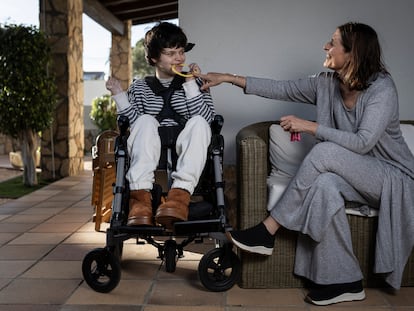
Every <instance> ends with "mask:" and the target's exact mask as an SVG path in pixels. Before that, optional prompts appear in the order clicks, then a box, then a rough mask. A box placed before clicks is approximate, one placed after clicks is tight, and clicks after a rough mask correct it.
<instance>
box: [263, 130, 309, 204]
mask: <svg viewBox="0 0 414 311" xmlns="http://www.w3.org/2000/svg"><path fill="white" fill-rule="evenodd" d="M290 136H291V135H290V133H289V132H286V131H285V130H283V129H282V127H281V126H280V125H279V124H273V125H271V126H270V127H269V161H270V166H271V167H270V175H269V176H268V177H267V190H268V201H267V209H268V210H270V209H271V208H272V207H273V206H275V204H276V203H277V201H279V198H280V196H281V195H282V194H283V192H284V191H285V189H286V187H287V185H288V184H289V182H290V180H291V178H292V177H293V176H294V175H295V174H296V171H297V170H298V168H299V165H300V163H301V162H302V161H303V158H304V157H305V156H306V154H307V153H308V152H309V150H310V149H311V148H312V146H313V145H314V144H315V138H314V137H313V136H312V135H309V134H306V133H302V134H301V140H300V141H291V140H290Z"/></svg>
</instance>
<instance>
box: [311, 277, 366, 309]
mask: <svg viewBox="0 0 414 311" xmlns="http://www.w3.org/2000/svg"><path fill="white" fill-rule="evenodd" d="M363 299H365V291H364V288H363V287H362V281H356V282H352V283H343V284H332V285H318V286H317V287H316V288H313V289H312V290H311V291H310V292H309V294H308V295H307V296H306V298H305V301H307V302H310V303H313V304H315V305H318V306H326V305H330V304H333V303H338V302H345V301H355V300H363Z"/></svg>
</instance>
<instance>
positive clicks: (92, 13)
mask: <svg viewBox="0 0 414 311" xmlns="http://www.w3.org/2000/svg"><path fill="white" fill-rule="evenodd" d="M83 11H84V13H85V14H86V15H88V16H89V17H90V18H92V19H93V20H94V21H95V22H97V23H98V24H99V25H101V26H102V27H104V28H106V29H107V30H109V31H110V32H111V33H113V34H116V35H119V36H123V35H124V31H125V26H124V23H123V22H122V21H121V20H119V19H118V18H116V17H115V15H113V14H112V13H111V12H110V11H108V10H107V9H106V8H105V7H104V6H103V5H102V4H101V3H100V2H99V1H98V0H84V1H83Z"/></svg>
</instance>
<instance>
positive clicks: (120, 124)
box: [117, 116, 129, 136]
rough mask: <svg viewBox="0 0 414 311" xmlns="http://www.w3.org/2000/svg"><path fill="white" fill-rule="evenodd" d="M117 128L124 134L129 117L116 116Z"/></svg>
mask: <svg viewBox="0 0 414 311" xmlns="http://www.w3.org/2000/svg"><path fill="white" fill-rule="evenodd" d="M117 123H118V128H119V131H120V134H121V136H125V135H126V133H127V130H128V128H129V119H128V117H126V116H118V118H117Z"/></svg>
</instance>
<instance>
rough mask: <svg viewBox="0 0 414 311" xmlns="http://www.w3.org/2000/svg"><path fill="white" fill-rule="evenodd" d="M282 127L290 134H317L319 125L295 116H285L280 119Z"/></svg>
mask: <svg viewBox="0 0 414 311" xmlns="http://www.w3.org/2000/svg"><path fill="white" fill-rule="evenodd" d="M280 126H281V127H282V128H283V129H284V130H285V131H287V132H290V133H302V132H303V133H309V134H311V135H315V134H316V130H317V128H318V123H316V122H312V121H308V120H304V119H301V118H298V117H296V116H293V115H288V116H283V117H281V118H280Z"/></svg>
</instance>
